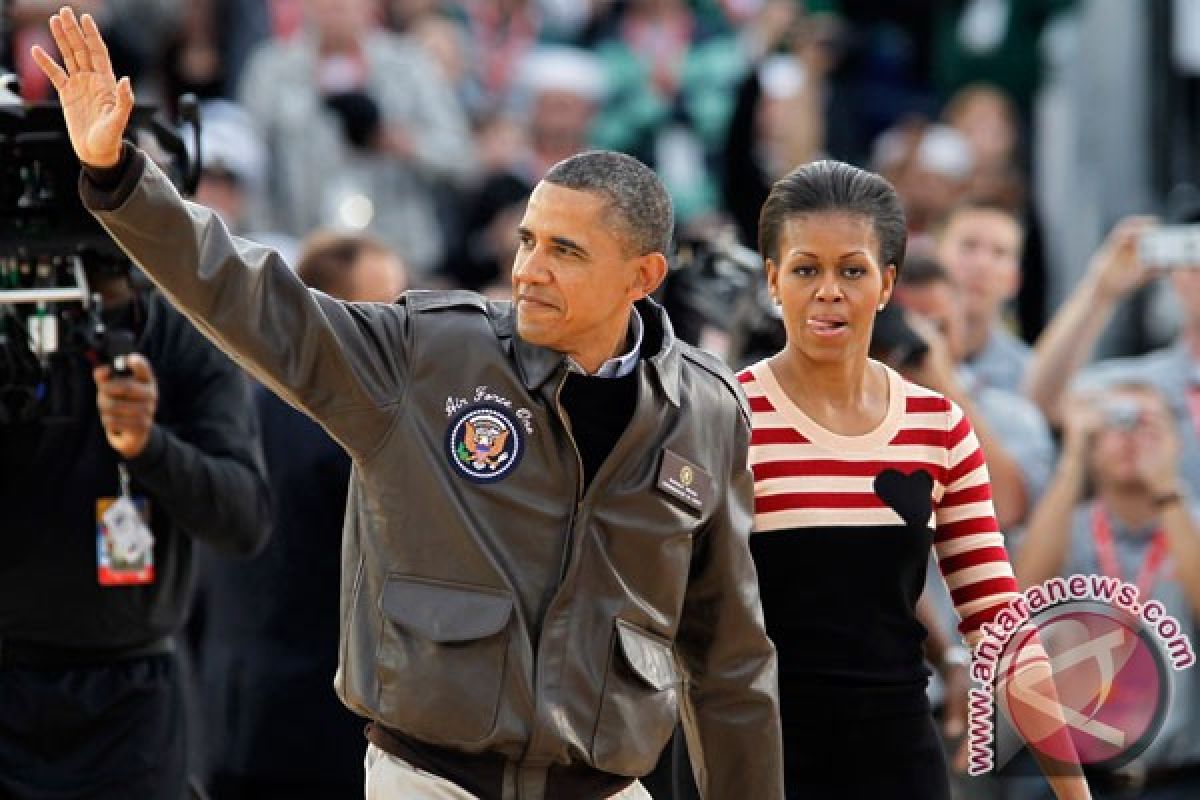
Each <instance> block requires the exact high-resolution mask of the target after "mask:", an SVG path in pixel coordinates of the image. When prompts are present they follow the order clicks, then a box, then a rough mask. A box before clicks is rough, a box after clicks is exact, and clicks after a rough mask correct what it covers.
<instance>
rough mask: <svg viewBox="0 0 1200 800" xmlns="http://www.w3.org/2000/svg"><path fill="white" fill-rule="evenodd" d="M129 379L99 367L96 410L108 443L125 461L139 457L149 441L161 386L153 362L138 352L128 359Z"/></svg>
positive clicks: (96, 373)
mask: <svg viewBox="0 0 1200 800" xmlns="http://www.w3.org/2000/svg"><path fill="white" fill-rule="evenodd" d="M126 359H127V361H128V364H129V371H130V372H131V373H132V374H131V375H130V376H128V377H118V376H116V375H113V371H112V368H111V367H96V369H95V371H94V372H93V373H92V377H93V378H95V380H96V408H97V409H99V411H100V424H101V425H103V426H104V433H105V434H106V435H107V437H108V443H109V444H110V445H112V448H113V449H114V450H116V451H117V452H118V453H120V454H121V457H122V458H126V459H129V458H137V457H138V456H139V455H141V454H142V451H143V450H145V449H146V445H147V444H148V443H149V442H150V433H151V431H153V430H154V412H155V410H157V408H158V383H157V382H156V381H155V380H154V371H153V370H152V369H150V362H148V361H147V360H146V359H145V358H144V357H142V356H141V355H140V354H138V353H130V354H129V355H128V356H126Z"/></svg>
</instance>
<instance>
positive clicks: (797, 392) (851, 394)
mask: <svg viewBox="0 0 1200 800" xmlns="http://www.w3.org/2000/svg"><path fill="white" fill-rule="evenodd" d="M771 367H772V369H773V370H774V372H775V374H776V376H777V379H778V380H779V382H780V385H781V386H782V387H783V389H784V391H786V392H787V394H788V396H789V397H790V398H791V399H792V402H794V403H795V404H796V406H797V407H799V408H800V410H801V411H803V412H804V413H805V414H807V415H808V416H809V417H810V418H812V420H813V421H814V422H816V423H818V424H819V425H821V426H822V427H824V428H827V429H829V430H831V431H833V432H834V433H838V434H841V435H858V434H864V433H869V432H870V431H872V430H874V429H875V428H876V427H878V426H879V425H880V424H881V423H882V421H883V419H884V417H885V416H886V415H887V407H888V386H887V379H886V376H885V375H884V374H883V372H882V371H879V373H878V374H877V373H876V371H875V370H874V369H873V368H872V367H871V365H870V363H869V362H868V360H867V356H866V353H859V354H853V355H851V356H850V357H848V358H846V359H845V360H842V361H832V362H831V361H814V360H813V359H811V358H809V357H807V356H806V355H805V354H804V353H803V352H801V351H799V350H797V349H794V348H791V347H787V348H784V350H782V351H781V352H780V353H779V354H778V355H776V356H775V357H774V358H772V359H771Z"/></svg>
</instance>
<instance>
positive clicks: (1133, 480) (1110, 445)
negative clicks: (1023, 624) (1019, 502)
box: [1015, 383, 1200, 800]
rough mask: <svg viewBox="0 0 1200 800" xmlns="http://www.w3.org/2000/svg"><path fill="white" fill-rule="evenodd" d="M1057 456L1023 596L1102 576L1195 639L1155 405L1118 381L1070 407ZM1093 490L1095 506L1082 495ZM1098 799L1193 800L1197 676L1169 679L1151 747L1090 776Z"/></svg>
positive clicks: (1186, 673)
mask: <svg viewBox="0 0 1200 800" xmlns="http://www.w3.org/2000/svg"><path fill="white" fill-rule="evenodd" d="M1071 408H1072V413H1071V414H1070V415H1069V416H1067V417H1066V418H1065V422H1066V425H1065V431H1064V439H1063V450H1062V458H1061V460H1060V462H1059V465H1058V469H1057V471H1056V472H1055V475H1054V478H1053V480H1052V481H1051V482H1050V485H1049V488H1048V489H1047V490H1046V494H1045V496H1044V497H1043V499H1042V501H1041V502H1040V503H1039V504H1038V506H1037V508H1036V509H1035V510H1034V512H1033V515H1032V516H1031V519H1030V522H1029V528H1028V532H1027V535H1026V538H1025V540H1024V542H1023V544H1022V547H1021V549H1020V550H1019V551H1018V553H1017V557H1016V562H1015V567H1016V573H1017V577H1018V579H1019V580H1020V582H1021V585H1022V586H1026V587H1028V586H1033V585H1035V584H1039V583H1042V582H1043V581H1046V580H1048V579H1050V578H1053V577H1055V576H1059V575H1061V576H1067V575H1072V574H1081V575H1086V574H1103V575H1108V576H1111V577H1115V578H1120V579H1122V580H1125V581H1128V582H1130V583H1135V584H1136V585H1137V586H1138V589H1139V594H1140V596H1141V598H1142V602H1145V601H1146V600H1148V599H1149V598H1154V599H1155V600H1158V601H1159V602H1160V603H1161V604H1162V605H1163V606H1164V608H1165V610H1166V613H1167V614H1169V615H1170V616H1172V617H1174V618H1175V619H1176V620H1178V621H1179V623H1180V625H1181V626H1182V630H1183V631H1184V632H1185V633H1186V634H1187V635H1188V636H1189V637H1192V638H1194V637H1195V636H1196V634H1197V633H1198V632H1200V629H1198V628H1197V619H1198V618H1200V526H1198V525H1197V517H1196V508H1195V505H1194V503H1193V502H1192V501H1191V498H1190V497H1189V496H1188V494H1187V492H1186V491H1184V489H1183V482H1182V480H1181V476H1180V472H1179V457H1180V441H1179V439H1178V437H1176V436H1175V435H1174V429H1175V420H1174V419H1173V418H1172V413H1171V409H1170V407H1169V406H1168V404H1167V402H1166V399H1165V398H1164V397H1163V395H1162V394H1161V393H1160V392H1159V391H1158V390H1157V389H1155V388H1154V387H1153V386H1151V385H1150V384H1147V383H1120V384H1115V385H1113V386H1112V387H1110V388H1108V389H1105V390H1102V391H1100V392H1098V393H1096V394H1093V395H1090V396H1080V395H1076V396H1073V397H1072V398H1071ZM1089 481H1090V483H1091V484H1092V486H1093V487H1094V489H1095V492H1094V496H1093V497H1091V498H1089V497H1088V496H1087V492H1086V489H1087V485H1088V483H1089ZM1088 777H1089V782H1090V783H1091V785H1092V786H1093V788H1094V789H1096V790H1097V792H1096V797H1097V798H1130V797H1138V798H1152V799H1153V800H1172V799H1173V798H1191V797H1196V796H1197V795H1198V793H1200V672H1198V671H1197V670H1194V669H1191V670H1183V671H1181V672H1178V673H1176V674H1175V680H1174V681H1173V686H1172V692H1171V694H1170V701H1169V704H1168V706H1167V709H1166V719H1165V721H1164V723H1163V726H1162V730H1161V731H1160V733H1159V734H1158V736H1157V737H1156V739H1155V741H1154V742H1153V743H1152V744H1151V745H1150V747H1149V748H1148V749H1147V750H1146V752H1144V753H1143V754H1142V755H1141V756H1139V757H1138V758H1137V759H1136V760H1135V761H1134V762H1132V763H1131V764H1129V765H1126V766H1125V767H1123V768H1121V769H1119V770H1113V771H1104V772H1095V773H1092V774H1090V775H1089V776H1088Z"/></svg>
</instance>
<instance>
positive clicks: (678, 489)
mask: <svg viewBox="0 0 1200 800" xmlns="http://www.w3.org/2000/svg"><path fill="white" fill-rule="evenodd" d="M658 488H659V489H661V490H662V491H664V492H666V493H667V494H669V495H670V496H671V497H674V498H675V499H676V500H681V501H683V502H684V503H685V504H686V505H688V506H690V507H691V508H692V509H694V510H696V511H703V510H704V509H705V507H706V506H708V505H709V504H710V503H711V502H712V498H713V479H712V476H711V475H709V474H708V473H707V472H705V471H704V470H703V469H701V468H700V467H698V466H696V465H695V464H693V463H692V462H690V461H688V460H687V459H686V458H684V457H683V456H680V455H677V454H675V453H672V452H671V451H670V450H663V459H662V466H661V467H659V470H658Z"/></svg>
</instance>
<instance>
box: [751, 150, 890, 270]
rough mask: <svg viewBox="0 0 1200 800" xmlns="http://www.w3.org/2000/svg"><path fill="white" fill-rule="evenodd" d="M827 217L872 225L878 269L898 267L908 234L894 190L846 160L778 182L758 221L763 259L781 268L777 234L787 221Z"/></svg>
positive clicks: (817, 164)
mask: <svg viewBox="0 0 1200 800" xmlns="http://www.w3.org/2000/svg"><path fill="white" fill-rule="evenodd" d="M828 212H833V213H843V214H856V215H860V216H863V217H866V218H867V219H869V220H871V224H872V226H874V228H875V238H876V239H877V240H878V241H879V266H880V267H881V268H884V267H886V266H887V265H888V264H895V265H896V268H897V269H899V268H900V265H901V264H902V263H903V262H904V246H905V242H906V241H907V239H908V229H907V224H906V223H905V220H904V209H903V207H902V206H901V205H900V197H899V195H897V194H896V189H895V187H893V186H892V184H890V183H889V182H888V181H887V180H886V179H885V178H882V177H880V176H879V175H876V174H875V173H874V172H868V171H867V170H865V169H859V168H858V167H855V166H851V165H850V164H846V163H844V162H842V161H828V160H827V161H813V162H811V163H808V164H803V165H801V166H799V167H796V168H795V169H794V170H792V171H791V172H789V173H788V174H787V175H784V176H783V177H782V178H780V179H779V180H777V181H775V185H774V186H772V187H771V193H770V194H769V195H767V201H766V202H765V203H763V207H762V212H761V213H760V214H759V218H758V249H759V252H760V253H761V254H762V257H763V258H764V259H767V258H769V259H771V260H772V261H774V262H775V263H776V264H778V263H779V235H780V231H781V230H782V228H783V225H784V223H785V222H786V221H787V220H788V219H790V218H791V217H795V216H799V215H802V214H816V213H828Z"/></svg>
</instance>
